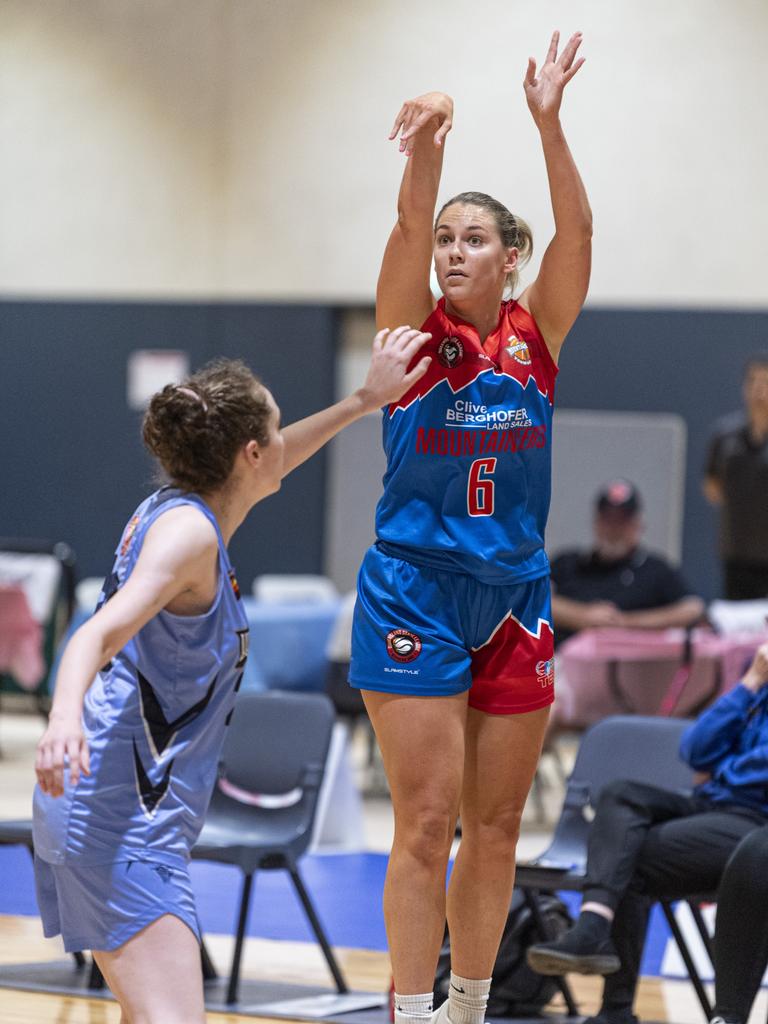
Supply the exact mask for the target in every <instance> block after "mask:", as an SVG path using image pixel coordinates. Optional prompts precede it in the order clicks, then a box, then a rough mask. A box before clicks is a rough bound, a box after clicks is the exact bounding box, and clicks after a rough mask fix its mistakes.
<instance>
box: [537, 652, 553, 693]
mask: <svg viewBox="0 0 768 1024" xmlns="http://www.w3.org/2000/svg"><path fill="white" fill-rule="evenodd" d="M536 678H537V679H538V681H539V683H540V684H541V686H542V687H546V686H552V685H554V682H555V659H554V658H549V660H548V661H537V662H536Z"/></svg>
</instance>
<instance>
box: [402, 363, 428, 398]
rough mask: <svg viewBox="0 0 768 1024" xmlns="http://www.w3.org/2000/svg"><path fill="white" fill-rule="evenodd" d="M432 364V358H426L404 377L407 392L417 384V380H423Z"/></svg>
mask: <svg viewBox="0 0 768 1024" xmlns="http://www.w3.org/2000/svg"><path fill="white" fill-rule="evenodd" d="M431 363H432V356H424V358H423V359H420V360H419V361H418V363H416V365H415V366H414V368H413V369H412V370H411V371H410V373H406V375H405V377H403V384H404V385H405V387H406V390H407V389H408V388H410V387H411V386H412V385H413V384H415V383H416V381H417V380H421V378H422V377H423V376H424V374H425V373H426V372H427V370H428V369H429V367H430V365H431Z"/></svg>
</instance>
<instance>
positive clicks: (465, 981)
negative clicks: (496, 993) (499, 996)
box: [448, 971, 491, 1024]
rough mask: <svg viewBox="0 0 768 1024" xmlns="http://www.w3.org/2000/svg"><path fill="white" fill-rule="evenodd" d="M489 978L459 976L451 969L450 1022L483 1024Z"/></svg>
mask: <svg viewBox="0 0 768 1024" xmlns="http://www.w3.org/2000/svg"><path fill="white" fill-rule="evenodd" d="M490 991H491V979H490V978H485V979H481V980H479V981H478V980H477V979H474V978H461V977H460V976H459V975H458V974H454V973H453V971H451V987H450V988H449V990H448V1017H449V1018H450V1021H451V1024H483V1021H484V1020H485V1008H486V1006H487V1005H488V993H489V992H490Z"/></svg>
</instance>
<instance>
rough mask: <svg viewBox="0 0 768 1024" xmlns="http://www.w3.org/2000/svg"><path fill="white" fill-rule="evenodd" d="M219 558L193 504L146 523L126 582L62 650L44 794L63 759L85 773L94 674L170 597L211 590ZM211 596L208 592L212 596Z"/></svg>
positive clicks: (45, 753) (74, 772) (54, 784)
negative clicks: (87, 707) (85, 718)
mask: <svg viewBox="0 0 768 1024" xmlns="http://www.w3.org/2000/svg"><path fill="white" fill-rule="evenodd" d="M217 558H218V542H217V539H216V532H215V530H214V529H213V527H212V526H211V524H210V523H209V522H208V520H207V519H206V518H205V517H204V516H203V515H202V513H201V512H199V511H198V510H196V509H193V508H189V507H181V508H176V509H170V510H169V511H168V512H166V513H165V514H164V515H162V516H161V517H160V518H159V519H158V520H157V522H155V523H153V524H152V526H151V527H150V528H149V530H148V531H147V535H146V537H145V539H144V543H143V545H142V549H141V553H140V554H139V557H138V559H137V561H136V565H135V566H134V569H133V572H132V573H131V575H130V576H129V577H128V580H127V581H126V583H125V585H124V586H123V587H121V588H120V589H119V590H118V591H117V593H116V594H115V595H114V596H113V597H112V598H111V599H110V600H109V601H107V602H106V604H104V605H102V607H101V608H100V609H99V611H97V612H96V614H95V615H94V616H93V617H92V618H91V619H89V620H88V622H86V623H85V624H84V625H82V626H81V627H80V629H78V630H77V632H76V633H75V635H74V636H73V637H72V639H71V640H70V641H69V643H68V644H67V647H66V650H65V651H64V656H63V658H62V660H61V665H60V667H59V671H58V675H57V679H56V693H55V694H54V698H53V706H52V707H51V713H50V716H49V721H48V728H47V729H46V731H45V733H44V734H43V736H42V738H41V740H40V742H39V743H38V746H37V756H36V759H35V770H36V772H37V779H38V782H39V783H40V788H41V789H42V790H43V792H45V793H50V795H51V796H60V795H61V794H62V793H63V791H64V759H65V756H66V757H68V759H69V772H70V781H71V783H72V785H75V784H76V783H77V781H78V779H79V777H80V772H81V771H84V772H85V773H86V774H87V773H88V771H89V755H88V747H87V744H86V742H85V737H84V735H83V729H82V722H81V716H82V711H83V699H84V697H85V694H86V691H87V690H88V688H89V687H90V685H91V683H92V682H93V680H94V679H95V677H96V673H97V672H98V671H99V669H100V668H101V667H102V666H103V665H106V664H107V662H109V661H110V660H111V659H112V658H113V657H114V656H115V655H116V654H117V652H118V651H119V650H121V648H122V647H124V645H125V644H126V643H127V642H128V641H129V640H130V639H131V638H132V637H133V636H135V635H136V633H138V631H139V630H140V629H141V627H142V626H143V625H145V623H147V622H149V620H150V619H151V618H152V617H153V615H156V614H157V613H158V612H159V611H160V609H161V608H165V607H166V606H167V605H168V604H170V603H171V602H172V601H173V600H174V598H176V597H178V596H179V595H180V594H184V593H187V594H188V593H195V592H198V591H200V590H201V588H202V589H203V590H205V589H209V588H210V581H212V580H215V578H216V565H217ZM213 594H215V588H214V590H213ZM213 594H208V595H207V596H208V597H209V598H210V599H211V600H212V599H213ZM201 596H202V594H201Z"/></svg>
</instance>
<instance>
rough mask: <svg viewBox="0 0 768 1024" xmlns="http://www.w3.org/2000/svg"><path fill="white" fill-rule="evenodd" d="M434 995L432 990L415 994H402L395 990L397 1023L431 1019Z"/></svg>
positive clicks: (407, 1023)
mask: <svg viewBox="0 0 768 1024" xmlns="http://www.w3.org/2000/svg"><path fill="white" fill-rule="evenodd" d="M432 997H433V994H432V993H431V992H422V993H421V994H420V995H415V996H401V995H399V994H398V993H397V992H395V999H394V1002H395V1024H411V1022H413V1021H425V1020H429V1018H430V1017H431V1016H432Z"/></svg>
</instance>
